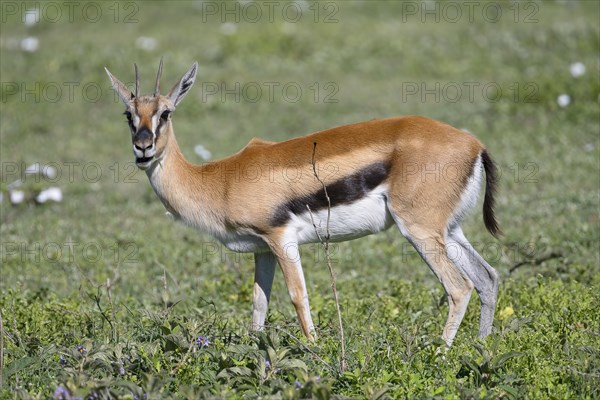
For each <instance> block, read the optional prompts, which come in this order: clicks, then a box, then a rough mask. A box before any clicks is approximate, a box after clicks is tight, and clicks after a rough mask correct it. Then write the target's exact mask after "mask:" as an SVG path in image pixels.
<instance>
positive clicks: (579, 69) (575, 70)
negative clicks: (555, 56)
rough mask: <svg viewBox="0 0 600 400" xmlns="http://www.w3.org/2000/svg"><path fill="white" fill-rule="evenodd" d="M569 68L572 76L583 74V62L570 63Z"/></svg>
mask: <svg viewBox="0 0 600 400" xmlns="http://www.w3.org/2000/svg"><path fill="white" fill-rule="evenodd" d="M569 70H570V71H571V76H572V77H573V78H579V77H580V76H581V75H583V74H585V65H584V64H583V63H580V62H576V63H573V64H571V66H570V67H569Z"/></svg>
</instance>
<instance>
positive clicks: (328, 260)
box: [306, 142, 346, 372]
mask: <svg viewBox="0 0 600 400" xmlns="http://www.w3.org/2000/svg"><path fill="white" fill-rule="evenodd" d="M312 168H313V174H314V175H315V178H317V180H318V181H319V183H320V184H321V186H322V187H323V192H325V198H326V199H327V221H326V224H325V238H323V237H322V236H321V233H320V232H319V229H318V228H317V225H316V224H315V219H314V216H313V213H312V210H311V209H310V206H309V205H308V204H307V205H306V208H307V209H308V213H309V214H310V220H311V222H312V225H313V228H314V229H315V233H316V234H317V237H318V238H319V241H320V242H321V245H322V246H323V252H324V253H325V260H326V263H327V268H328V269H329V275H330V276H331V290H332V291H333V298H334V300H335V308H336V311H337V316H338V324H339V327H340V339H341V350H342V359H341V362H340V369H341V372H344V371H346V341H345V339H344V324H343V323H342V311H341V309H340V301H339V298H338V292H337V287H336V279H335V272H334V271H333V267H332V266H331V254H330V253H329V240H330V239H331V235H330V230H329V221H330V220H331V198H330V197H329V194H328V193H327V186H326V185H325V182H323V180H322V179H321V178H320V177H319V173H318V172H317V142H314V146H313V153H312Z"/></svg>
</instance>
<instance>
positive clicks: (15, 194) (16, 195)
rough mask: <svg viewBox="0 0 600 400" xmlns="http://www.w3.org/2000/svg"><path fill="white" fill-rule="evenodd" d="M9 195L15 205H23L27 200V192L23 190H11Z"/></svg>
mask: <svg viewBox="0 0 600 400" xmlns="http://www.w3.org/2000/svg"><path fill="white" fill-rule="evenodd" d="M8 194H9V196H10V202H11V203H13V204H21V203H22V202H23V201H24V200H25V192H24V191H22V190H11V191H10V192H8Z"/></svg>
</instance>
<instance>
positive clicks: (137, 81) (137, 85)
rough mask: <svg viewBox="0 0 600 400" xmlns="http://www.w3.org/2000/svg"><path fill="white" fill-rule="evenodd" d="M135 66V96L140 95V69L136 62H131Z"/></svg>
mask: <svg viewBox="0 0 600 400" xmlns="http://www.w3.org/2000/svg"><path fill="white" fill-rule="evenodd" d="M133 67H134V68H135V97H139V96H140V71H138V67H137V64H135V63H134V64H133Z"/></svg>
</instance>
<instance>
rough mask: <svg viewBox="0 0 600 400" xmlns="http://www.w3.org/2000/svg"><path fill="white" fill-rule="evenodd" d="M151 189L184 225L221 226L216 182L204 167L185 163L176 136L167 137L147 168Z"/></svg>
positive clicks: (201, 227)
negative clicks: (163, 146)
mask: <svg viewBox="0 0 600 400" xmlns="http://www.w3.org/2000/svg"><path fill="white" fill-rule="evenodd" d="M146 174H147V175H148V179H149V180H150V184H151V185H152V188H153V189H154V191H155V192H156V194H157V195H158V197H159V198H160V200H161V201H162V203H163V204H164V206H165V208H166V209H167V211H169V213H171V214H172V215H173V217H175V218H176V219H178V220H181V221H182V222H184V223H185V224H186V225H190V226H192V227H195V228H198V229H200V230H203V231H206V232H209V233H216V232H215V230H216V231H219V230H221V227H222V226H223V219H224V218H223V215H222V213H221V212H220V208H221V207H219V205H220V204H221V202H220V200H219V198H220V196H221V194H220V193H219V191H218V187H219V186H218V185H214V184H213V183H212V182H211V176H210V175H209V174H204V173H203V167H202V166H199V165H194V164H192V163H190V162H188V161H187V160H186V159H185V158H184V156H183V153H182V152H181V150H180V148H179V145H178V144H177V140H176V139H175V135H174V134H172V132H171V135H170V137H169V142H168V145H167V146H166V147H165V149H164V152H163V154H162V155H161V157H160V159H158V160H157V161H156V162H155V163H154V164H153V165H152V166H151V167H150V168H148V169H147V170H146Z"/></svg>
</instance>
